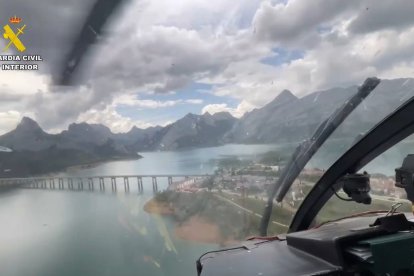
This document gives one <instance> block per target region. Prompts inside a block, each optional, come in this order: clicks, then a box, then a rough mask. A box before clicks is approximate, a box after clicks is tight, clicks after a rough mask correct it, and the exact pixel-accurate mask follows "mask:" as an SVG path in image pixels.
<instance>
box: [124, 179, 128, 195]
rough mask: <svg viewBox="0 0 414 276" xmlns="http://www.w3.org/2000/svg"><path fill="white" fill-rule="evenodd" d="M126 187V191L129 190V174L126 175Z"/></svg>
mask: <svg viewBox="0 0 414 276" xmlns="http://www.w3.org/2000/svg"><path fill="white" fill-rule="evenodd" d="M124 188H125V192H129V178H128V176H125V177H124Z"/></svg>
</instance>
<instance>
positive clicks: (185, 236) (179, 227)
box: [143, 198, 237, 246]
mask: <svg viewBox="0 0 414 276" xmlns="http://www.w3.org/2000/svg"><path fill="white" fill-rule="evenodd" d="M143 209H144V211H145V212H147V213H148V214H150V215H152V214H154V215H161V216H173V217H174V214H175V209H174V207H172V206H171V204H168V203H161V202H157V201H156V200H155V199H154V198H152V199H150V200H148V201H147V202H146V203H145V204H144V207H143ZM173 232H174V235H175V237H177V238H179V239H182V240H185V241H191V242H196V243H207V244H219V245H221V246H229V245H233V244H235V243H237V241H236V240H234V239H231V238H230V239H228V238H227V239H226V238H224V237H223V235H222V234H221V232H220V228H219V226H218V225H217V224H215V223H213V222H211V221H208V220H207V219H206V218H203V217H201V216H199V215H194V216H191V217H190V218H189V219H188V220H186V221H184V222H182V223H178V222H176V225H175V227H174V231H173Z"/></svg>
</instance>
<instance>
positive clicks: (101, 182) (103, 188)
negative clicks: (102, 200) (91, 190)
mask: <svg viewBox="0 0 414 276" xmlns="http://www.w3.org/2000/svg"><path fill="white" fill-rule="evenodd" d="M99 189H100V190H101V191H105V180H104V179H103V177H99Z"/></svg>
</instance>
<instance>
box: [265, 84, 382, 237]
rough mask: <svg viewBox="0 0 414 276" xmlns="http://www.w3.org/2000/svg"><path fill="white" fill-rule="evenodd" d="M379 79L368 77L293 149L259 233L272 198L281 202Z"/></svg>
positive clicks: (275, 185)
mask: <svg viewBox="0 0 414 276" xmlns="http://www.w3.org/2000/svg"><path fill="white" fill-rule="evenodd" d="M379 83H380V80H379V79H377V78H368V79H366V80H365V82H364V83H363V84H362V86H360V87H359V88H358V92H357V93H356V94H355V95H353V96H352V97H351V98H350V99H348V100H347V101H346V102H345V103H344V104H343V105H342V106H340V107H339V108H338V109H336V110H335V111H334V112H333V113H332V114H331V116H329V117H328V118H327V119H326V120H325V121H323V122H322V123H321V124H320V125H319V127H318V128H317V129H316V131H315V133H314V134H313V135H312V137H311V138H310V139H308V140H305V141H303V142H302V143H301V144H300V145H299V146H298V147H297V148H296V150H295V152H294V153H293V155H292V157H291V158H290V160H289V162H288V163H287V164H286V166H285V167H284V169H283V170H282V172H281V174H280V177H279V179H278V180H277V181H276V182H275V183H274V185H273V186H272V189H271V191H270V194H269V198H268V201H267V204H266V207H265V209H264V212H263V217H262V221H261V223H260V235H262V236H266V235H267V227H268V225H269V221H270V216H271V214H272V210H273V199H274V198H275V196H276V200H277V201H278V202H281V201H282V200H283V198H284V197H285V195H286V193H287V192H288V190H289V188H290V187H291V186H292V183H293V181H294V180H295V179H296V177H297V176H298V175H299V173H300V172H301V171H302V169H303V168H304V167H305V165H306V164H307V163H308V161H309V160H310V159H311V158H312V156H313V155H314V154H315V153H316V151H317V150H318V149H319V148H320V147H321V146H322V144H323V143H324V142H325V141H326V140H327V139H328V138H329V136H330V135H331V134H332V133H333V132H334V131H335V129H337V127H338V126H339V125H340V124H341V123H342V122H343V121H344V120H345V119H346V117H348V115H349V114H351V113H352V111H353V110H354V109H355V108H356V107H357V106H358V105H359V104H360V103H361V102H362V101H363V100H364V99H365V98H366V97H367V96H368V95H369V94H370V93H371V92H372V91H373V90H374V89H375V88H376V87H377V85H378V84H379Z"/></svg>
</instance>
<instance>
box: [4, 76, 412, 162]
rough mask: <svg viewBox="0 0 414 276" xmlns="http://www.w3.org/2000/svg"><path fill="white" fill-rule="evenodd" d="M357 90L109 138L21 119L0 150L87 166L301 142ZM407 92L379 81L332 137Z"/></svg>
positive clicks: (399, 83) (407, 87)
mask: <svg viewBox="0 0 414 276" xmlns="http://www.w3.org/2000/svg"><path fill="white" fill-rule="evenodd" d="M357 89H358V87H357V86H350V87H347V88H331V89H328V90H324V91H317V92H313V93H309V94H307V95H306V96H304V97H302V98H298V97H296V96H295V95H294V94H293V93H291V92H290V91H288V90H284V91H282V92H281V93H279V95H278V96H277V97H276V98H275V99H274V100H273V101H271V102H269V103H268V104H266V105H265V106H263V107H262V108H258V109H254V110H252V111H250V112H248V113H246V114H245V115H244V116H243V117H241V118H239V119H237V118H234V117H233V116H232V115H231V114H230V113H227V112H220V113H215V114H209V113H205V114H203V115H196V114H191V113H189V114H187V115H186V116H184V117H183V118H181V119H179V120H177V121H176V122H174V123H172V124H169V125H167V126H165V127H159V126H157V127H150V128H147V129H140V128H137V127H133V128H132V129H131V130H130V131H129V132H126V133H113V132H111V130H110V129H109V128H108V127H106V126H104V125H101V124H88V123H74V124H71V125H69V127H68V129H67V130H64V131H62V132H61V133H59V134H49V133H47V132H45V131H44V130H42V129H41V127H40V126H39V125H38V123H37V122H35V121H34V120H32V119H30V118H27V117H24V118H23V119H22V120H21V122H20V123H19V124H18V125H17V127H16V129H14V130H12V131H10V132H9V133H6V134H4V135H2V136H0V145H1V146H6V147H9V148H11V149H13V151H14V152H15V153H19V154H21V152H26V153H30V155H31V156H33V155H36V154H37V153H42V154H46V153H47V152H48V151H49V152H50V151H55V152H56V153H58V152H59V151H65V152H71V151H72V152H73V151H76V152H78V153H79V154H80V155H82V156H90V157H89V158H86V159H87V161H91V160H101V159H108V158H110V159H111V158H139V155H138V154H137V152H140V151H158V150H179V149H184V148H196V147H208V146H216V145H221V144H226V143H244V144H250V143H284V142H295V141H302V140H303V139H306V138H308V137H309V136H310V135H311V134H312V133H313V131H314V130H315V129H316V127H317V126H318V125H319V124H320V123H321V122H322V121H323V120H324V119H326V118H327V117H328V116H329V115H330V114H331V113H332V112H333V111H334V110H335V109H336V108H337V107H339V106H340V105H341V104H342V103H343V102H344V101H346V99H348V98H349V97H351V96H352V95H353V94H354V93H355V92H356V91H357ZM413 91H414V79H392V80H382V82H381V83H380V85H379V86H378V87H377V88H376V89H375V90H374V91H373V92H372V93H371V95H369V96H368V97H367V99H365V101H364V102H363V103H362V104H361V105H360V106H358V107H357V108H356V110H355V111H354V112H353V113H352V114H351V115H350V116H349V117H348V118H347V119H346V120H345V122H344V123H343V125H341V126H340V127H339V128H338V130H337V131H336V132H335V133H334V134H333V135H334V136H336V137H340V138H348V139H355V137H357V136H358V135H359V134H360V133H363V132H366V131H367V130H369V129H370V128H371V127H372V126H374V125H375V124H376V123H378V122H379V121H380V120H381V119H382V118H384V117H385V116H386V115H387V114H388V113H390V112H391V111H392V110H394V109H395V108H397V107H398V106H399V105H400V104H401V103H402V102H404V101H405V100H407V99H408V98H410V97H411V96H413ZM2 155H3V154H0V162H1V158H2Z"/></svg>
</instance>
